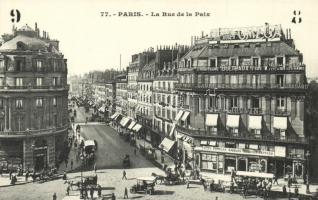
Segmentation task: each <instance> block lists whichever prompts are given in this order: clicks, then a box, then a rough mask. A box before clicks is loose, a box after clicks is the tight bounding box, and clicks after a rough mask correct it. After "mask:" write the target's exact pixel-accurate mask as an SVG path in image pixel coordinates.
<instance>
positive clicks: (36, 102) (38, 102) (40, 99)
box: [35, 98, 43, 107]
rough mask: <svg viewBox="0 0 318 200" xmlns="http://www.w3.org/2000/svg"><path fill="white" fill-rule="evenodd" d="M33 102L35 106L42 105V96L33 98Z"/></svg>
mask: <svg viewBox="0 0 318 200" xmlns="http://www.w3.org/2000/svg"><path fill="white" fill-rule="evenodd" d="M35 104H36V107H42V106H43V99H42V98H37V99H36V100H35Z"/></svg>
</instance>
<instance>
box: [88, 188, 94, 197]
mask: <svg viewBox="0 0 318 200" xmlns="http://www.w3.org/2000/svg"><path fill="white" fill-rule="evenodd" d="M89 193H90V195H91V199H93V197H94V188H93V187H91V188H90V191H89Z"/></svg>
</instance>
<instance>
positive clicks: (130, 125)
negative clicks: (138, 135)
mask: <svg viewBox="0 0 318 200" xmlns="http://www.w3.org/2000/svg"><path fill="white" fill-rule="evenodd" d="M135 125H136V122H135V121H132V122H130V124H129V126H128V129H130V130H132V128H133V127H134V126H135Z"/></svg>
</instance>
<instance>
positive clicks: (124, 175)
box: [121, 170, 127, 180]
mask: <svg viewBox="0 0 318 200" xmlns="http://www.w3.org/2000/svg"><path fill="white" fill-rule="evenodd" d="M121 179H122V180H124V179H126V180H127V177H126V171H125V170H124V171H123V177H122V178H121Z"/></svg>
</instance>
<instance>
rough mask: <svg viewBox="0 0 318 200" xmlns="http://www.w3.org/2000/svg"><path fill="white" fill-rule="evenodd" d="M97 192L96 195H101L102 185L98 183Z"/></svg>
mask: <svg viewBox="0 0 318 200" xmlns="http://www.w3.org/2000/svg"><path fill="white" fill-rule="evenodd" d="M97 194H98V197H101V196H102V187H101V186H100V185H98V186H97Z"/></svg>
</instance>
